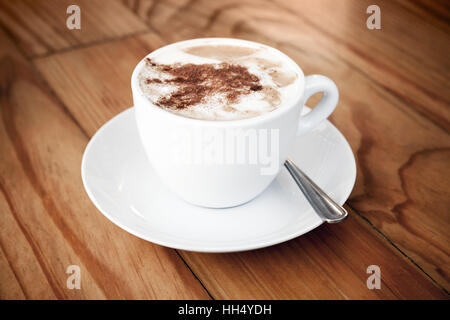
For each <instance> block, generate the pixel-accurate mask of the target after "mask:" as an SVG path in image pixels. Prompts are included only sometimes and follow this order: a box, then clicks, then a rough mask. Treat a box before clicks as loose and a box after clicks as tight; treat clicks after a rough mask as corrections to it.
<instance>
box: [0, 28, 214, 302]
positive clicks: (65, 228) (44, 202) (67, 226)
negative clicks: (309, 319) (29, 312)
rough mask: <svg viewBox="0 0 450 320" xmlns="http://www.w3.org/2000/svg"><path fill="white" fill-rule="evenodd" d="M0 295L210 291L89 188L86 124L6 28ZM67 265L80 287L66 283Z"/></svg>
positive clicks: (1, 58)
mask: <svg viewBox="0 0 450 320" xmlns="http://www.w3.org/2000/svg"><path fill="white" fill-rule="evenodd" d="M0 38H1V39H2V45H1V46H0V65H1V66H0V70H2V72H1V78H0V88H1V91H0V92H1V96H0V97H1V100H0V111H1V113H0V155H1V161H0V209H1V210H0V213H1V219H0V249H1V250H0V266H1V268H2V269H1V271H2V272H0V273H2V281H1V282H0V296H1V297H9V298H23V297H25V298H29V299H54V298H58V299H86V298H94V299H104V298H109V299H123V298H130V299H133V298H135V299H142V298H153V299H155V298H160V299H174V298H175V299H176V298H181V299H183V298H190V299H198V298H208V295H207V293H206V292H205V290H204V289H203V288H202V286H201V284H200V283H199V282H198V281H197V280H196V279H195V278H194V276H193V275H192V273H191V272H190V271H189V270H188V269H187V268H186V267H185V265H184V263H183V261H182V260H181V259H180V257H179V256H178V255H177V254H176V252H175V251H173V250H171V249H167V248H163V247H160V246H156V245H153V244H150V243H148V242H146V241H143V240H140V239H137V238H135V237H133V236H130V235H129V234H127V233H124V232H123V231H122V230H121V229H120V228H118V227H116V226H115V225H113V224H112V223H110V222H109V221H108V220H107V219H104V217H103V216H102V215H101V214H99V212H98V211H97V210H96V209H95V207H94V206H93V204H92V203H91V202H90V200H89V199H88V197H87V195H86V194H85V192H84V191H83V187H82V182H81V178H80V169H79V168H80V162H81V156H82V153H83V151H84V148H85V146H86V143H87V141H88V139H87V137H86V135H85V134H84V132H83V129H81V128H80V127H78V125H77V124H76V123H75V122H74V121H73V120H72V118H71V116H70V114H68V112H67V110H66V109H65V108H64V106H63V105H62V104H61V103H60V102H59V101H58V100H57V99H56V98H55V97H54V95H53V94H52V91H51V90H50V89H49V88H48V87H47V86H46V85H45V83H43V82H42V80H41V79H40V78H39V76H38V75H37V74H36V71H35V69H34V68H33V67H32V66H31V65H30V64H29V63H28V62H27V61H25V60H24V58H23V57H21V55H20V53H19V52H18V51H17V50H16V48H15V46H14V45H13V43H12V42H11V41H7V35H5V34H3V33H0ZM69 265H78V266H80V268H81V275H82V278H81V290H69V289H67V288H66V279H67V277H68V275H67V274H66V273H65V271H66V269H67V267H68V266H69Z"/></svg>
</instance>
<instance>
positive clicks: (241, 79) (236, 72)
mask: <svg viewBox="0 0 450 320" xmlns="http://www.w3.org/2000/svg"><path fill="white" fill-rule="evenodd" d="M243 43H244V44H243ZM144 61H145V63H144V64H143V65H142V67H141V69H140V71H139V74H138V81H139V87H140V90H141V92H142V94H143V95H144V96H145V97H146V98H147V99H148V100H149V101H150V102H151V103H152V104H154V105H155V106H158V107H160V108H162V109H164V110H166V111H168V112H172V113H174V114H177V115H180V116H183V117H188V118H194V119H201V120H216V121H223V120H239V119H246V118H251V117H257V116H259V115H262V114H265V113H268V112H271V111H273V110H275V109H278V108H282V107H283V106H284V105H290V104H292V101H294V100H295V99H297V98H298V94H299V84H298V81H297V80H298V79H299V75H298V73H297V72H296V71H295V70H296V68H295V67H293V64H294V62H292V60H290V59H289V58H288V57H287V56H285V55H284V54H282V53H281V52H279V51H278V50H276V49H273V48H270V47H267V46H264V45H258V44H255V43H248V44H246V42H238V43H233V42H232V41H231V42H230V41H224V40H223V39H205V40H204V41H203V42H198V41H197V42H196V43H195V44H192V43H191V44H189V43H188V44H186V43H183V42H181V43H177V44H175V45H171V46H167V47H164V48H162V49H160V50H157V51H155V52H153V53H151V54H149V55H148V56H147V57H146V58H145V60H144Z"/></svg>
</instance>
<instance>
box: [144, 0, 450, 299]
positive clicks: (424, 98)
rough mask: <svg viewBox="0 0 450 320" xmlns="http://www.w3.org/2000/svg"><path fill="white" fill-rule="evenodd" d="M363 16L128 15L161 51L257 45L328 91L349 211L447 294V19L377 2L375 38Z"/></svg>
mask: <svg viewBox="0 0 450 320" xmlns="http://www.w3.org/2000/svg"><path fill="white" fill-rule="evenodd" d="M369 4H372V3H371V2H370V1H365V0H364V1H333V0H320V1H315V0H311V1H309V0H307V1H301V2H295V1H294V2H292V1H284V0H277V1H275V3H271V2H267V1H259V0H249V1H233V0H229V1H226V0H225V1H220V2H219V1H189V2H187V3H185V4H183V5H178V4H177V3H176V2H175V1H165V5H164V6H163V5H162V4H161V5H159V6H157V7H155V8H154V9H153V10H152V11H149V12H147V13H145V12H143V11H142V10H141V12H138V14H139V15H140V16H142V17H143V16H145V15H147V22H148V23H149V24H151V25H152V27H153V28H155V29H156V31H157V32H158V33H159V34H160V36H161V37H163V38H164V39H168V40H170V41H177V40H182V39H189V38H195V37H208V36H219V37H220V36H222V37H223V36H225V37H237V38H244V39H250V40H257V41H260V42H263V43H266V44H269V45H272V46H274V47H277V48H279V49H281V50H282V51H284V52H285V53H287V54H288V55H290V56H291V57H292V58H293V59H294V60H296V61H297V62H298V63H299V65H300V66H301V67H302V68H303V69H304V71H305V74H313V73H320V74H325V75H327V76H329V77H330V78H332V79H334V80H335V81H336V82H337V84H338V86H339V89H340V93H341V100H340V101H341V102H340V105H339V108H338V110H337V111H336V112H335V113H334V114H333V115H332V117H331V119H332V121H333V122H334V123H335V124H337V126H338V128H340V129H341V130H342V131H343V133H344V134H345V136H346V137H347V138H348V139H349V141H350V143H351V145H352V148H353V150H355V151H356V154H357V157H358V179H357V185H356V188H355V191H354V192H353V194H352V197H351V198H350V202H349V203H350V205H351V206H352V207H353V208H354V209H356V210H357V211H358V212H360V213H362V214H363V215H364V216H365V217H366V218H367V219H369V220H370V221H371V223H372V224H374V225H375V226H376V227H377V228H379V229H380V230H381V231H382V232H383V233H384V234H386V235H387V236H388V237H389V238H390V239H391V240H392V241H393V242H394V243H395V244H396V245H397V246H398V247H399V248H401V250H403V251H404V252H405V253H407V254H408V256H410V257H412V258H413V259H414V260H415V261H416V262H417V263H418V264H419V265H420V266H421V267H422V268H423V269H424V270H425V271H426V272H427V273H428V274H430V275H431V276H432V277H433V278H434V279H436V281H438V282H439V283H440V284H441V285H442V286H444V287H445V288H447V290H448V289H450V257H449V255H450V252H449V249H448V248H449V243H450V237H449V235H448V232H447V231H446V230H448V229H449V227H450V219H449V218H448V208H449V207H450V197H449V196H448V190H449V189H450V188H449V187H450V181H449V179H440V180H439V182H436V180H435V179H434V178H433V177H434V176H441V177H448V176H450V172H449V170H450V168H449V166H448V165H446V163H448V162H449V160H450V155H449V153H448V151H449V149H448V148H449V146H450V139H449V134H448V130H449V129H450V126H449V124H450V122H449V120H450V107H449V101H450V90H449V83H450V81H449V74H450V73H449V70H450V65H449V60H448V57H447V56H448V54H447V53H448V52H450V41H449V24H448V21H449V19H444V18H442V17H447V16H448V10H445V9H443V5H439V4H428V3H427V4H425V3H424V2H423V1H421V2H413V3H408V2H407V1H379V4H380V7H381V14H382V30H374V31H372V30H368V29H367V28H366V25H365V21H366V18H367V17H368V15H367V14H366V13H365V9H366V8H367V6H368V5H369ZM156 10H159V11H160V12H159V13H158V16H156V14H155V11H156ZM162 11H165V13H163V12H162ZM162 16H163V17H167V18H166V20H165V21H162V20H161V18H160V17H162ZM422 16H424V17H426V19H424V20H420V18H421V17H422ZM433 17H434V18H433ZM444 20H445V22H443V21H444ZM154 21H157V23H155V22H154ZM436 21H437V23H435V22H436ZM325 22H326V23H325ZM160 26H165V27H160ZM167 26H170V27H167ZM316 101H317V99H314V100H313V102H316ZM435 160H438V161H439V162H436V161H435ZM406 172H408V174H407V175H406ZM425 172H426V174H425ZM416 187H419V189H418V190H420V191H417V190H416ZM419 192H420V194H419Z"/></svg>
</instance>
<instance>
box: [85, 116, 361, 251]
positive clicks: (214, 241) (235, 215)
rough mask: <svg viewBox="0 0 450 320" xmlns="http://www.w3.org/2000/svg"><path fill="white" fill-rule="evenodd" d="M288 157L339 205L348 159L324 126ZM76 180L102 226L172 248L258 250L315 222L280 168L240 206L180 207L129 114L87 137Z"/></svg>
mask: <svg viewBox="0 0 450 320" xmlns="http://www.w3.org/2000/svg"><path fill="white" fill-rule="evenodd" d="M304 109H306V108H304ZM290 157H291V159H292V160H293V161H294V162H295V163H296V164H297V165H298V166H299V168H300V169H302V170H303V171H304V172H305V173H306V174H308V175H309V176H310V177H311V178H312V179H313V180H314V181H315V182H316V183H317V184H318V185H319V186H320V187H321V188H323V190H324V191H325V192H327V193H328V194H329V195H330V196H331V197H332V198H333V199H334V200H335V201H336V202H338V203H339V204H343V203H344V202H345V200H347V198H348V196H349V195H350V192H351V191H352V188H353V185H354V184H355V178H356V165H355V158H354V157H353V153H352V150H351V149H350V146H349V145H348V143H347V141H346V140H345V138H344V137H343V136H342V134H341V133H340V132H339V131H338V130H337V129H336V128H335V127H334V126H333V125H332V124H331V123H330V122H329V121H324V122H323V123H322V124H321V125H319V127H318V128H316V129H314V130H313V131H311V132H310V133H308V134H306V135H304V136H302V137H299V138H297V140H296V142H295V146H294V149H293V150H292V152H291V154H290ZM81 175H82V178H83V183H84V187H85V188H86V191H87V193H88V195H89V197H90V198H91V200H92V202H93V203H94V204H95V206H96V207H97V208H98V209H99V210H100V211H101V212H102V213H103V214H104V215H105V216H106V217H107V218H108V219H109V220H111V221H112V222H114V223H115V224H116V225H118V226H119V227H121V228H123V229H124V230H126V231H128V232H130V233H131V234H134V235H135V236H137V237H140V238H142V239H145V240H148V241H151V242H154V243H157V244H160V245H163V246H166V247H171V248H176V249H183V250H189V251H202V252H230V251H242V250H250V249H256V248H262V247H267V246H270V245H274V244H277V243H280V242H283V241H287V240H289V239H292V238H295V237H298V236H300V235H302V234H304V233H306V232H308V231H310V230H312V229H314V228H316V227H318V226H319V225H320V224H321V223H322V220H321V219H320V218H319V217H318V216H317V215H316V214H315V213H314V211H313V209H312V208H311V206H310V205H309V204H308V202H307V201H306V199H305V198H304V196H303V194H302V193H301V191H300V190H299V188H298V186H297V185H296V184H295V182H294V180H293V179H292V178H291V177H290V176H289V173H288V172H287V170H286V169H285V168H283V169H282V171H281V173H280V174H279V175H278V177H277V178H276V179H275V181H274V182H273V183H272V184H271V185H270V186H269V188H267V189H266V190H265V191H264V192H263V193H262V194H261V195H259V196H258V197H257V198H256V199H254V200H252V201H250V202H249V203H246V204H244V205H241V206H238V207H234V208H227V209H208V208H201V207H197V206H194V205H191V204H188V203H186V202H184V201H183V200H181V199H180V198H178V197H177V196H176V195H174V194H172V193H171V192H170V191H169V190H167V188H166V186H165V185H164V184H163V183H162V182H161V181H160V180H159V178H158V177H157V176H156V175H155V173H154V171H153V169H152V167H151V166H150V164H149V162H148V160H147V158H146V155H145V154H144V150H143V149H142V147H141V142H140V140H139V136H138V132H137V128H136V124H135V119H134V109H133V108H131V109H128V110H126V111H124V112H122V113H120V114H119V115H117V116H115V117H114V118H113V119H111V120H110V121H108V122H107V123H106V124H105V125H104V126H103V127H101V128H100V129H99V130H98V131H97V133H96V134H95V135H94V136H93V137H92V139H91V141H90V142H89V144H88V145H87V147H86V150H85V152H84V155H83V160H82V164H81Z"/></svg>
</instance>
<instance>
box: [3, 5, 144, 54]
mask: <svg viewBox="0 0 450 320" xmlns="http://www.w3.org/2000/svg"><path fill="white" fill-rule="evenodd" d="M72 4H75V5H78V6H79V7H80V10H81V29H80V30H69V29H68V28H67V26H66V20H67V18H68V17H69V14H67V13H66V9H67V7H68V6H69V5H72ZM0 23H1V24H2V25H3V27H4V28H5V29H6V30H7V32H8V33H9V34H11V35H12V36H13V37H14V41H15V42H16V43H17V44H18V45H19V47H20V48H21V49H22V51H23V52H24V53H25V54H26V55H27V56H36V55H45V54H49V53H52V52H55V51H59V50H63V49H68V48H71V47H77V46H80V45H85V44H89V43H92V42H97V41H102V40H106V39H111V38H117V37H122V36H125V35H129V34H135V33H137V32H140V31H144V30H146V29H147V27H146V26H145V25H144V24H143V23H142V22H141V20H140V19H139V18H138V17H136V16H135V15H134V14H133V13H132V12H131V11H130V10H128V9H127V8H126V7H125V6H123V5H122V3H121V2H119V1H116V0H114V1H107V0H76V1H70V0H46V1H35V0H15V1H10V0H1V1H0Z"/></svg>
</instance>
